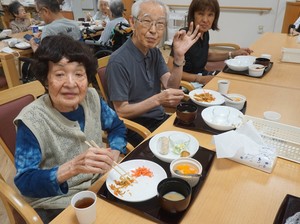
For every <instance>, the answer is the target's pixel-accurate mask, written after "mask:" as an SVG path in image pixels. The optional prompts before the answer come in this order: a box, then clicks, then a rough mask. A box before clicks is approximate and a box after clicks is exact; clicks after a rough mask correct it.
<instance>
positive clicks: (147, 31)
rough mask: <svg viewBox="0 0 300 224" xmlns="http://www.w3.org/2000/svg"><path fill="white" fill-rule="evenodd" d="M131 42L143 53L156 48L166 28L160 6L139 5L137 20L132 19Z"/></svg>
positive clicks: (162, 10) (164, 15)
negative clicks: (132, 31) (132, 32)
mask: <svg viewBox="0 0 300 224" xmlns="http://www.w3.org/2000/svg"><path fill="white" fill-rule="evenodd" d="M131 23H132V25H133V27H134V34H133V41H134V42H135V44H137V47H138V48H139V49H140V50H142V51H144V50H147V49H150V48H154V47H156V46H157V45H158V44H159V42H160V40H161V38H162V37H163V34H164V31H165V28H166V14H165V11H164V9H163V7H162V6H160V5H158V4H153V3H151V2H149V3H144V4H142V5H141V10H140V13H139V15H138V17H137V18H132V20H131Z"/></svg>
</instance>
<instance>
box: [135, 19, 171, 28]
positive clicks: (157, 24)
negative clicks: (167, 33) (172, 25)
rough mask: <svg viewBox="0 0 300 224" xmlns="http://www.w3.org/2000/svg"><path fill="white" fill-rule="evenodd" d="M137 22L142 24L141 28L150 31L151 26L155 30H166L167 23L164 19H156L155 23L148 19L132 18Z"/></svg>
mask: <svg viewBox="0 0 300 224" xmlns="http://www.w3.org/2000/svg"><path fill="white" fill-rule="evenodd" d="M134 18H135V19H136V20H137V21H138V22H140V23H141V24H142V26H143V27H145V28H147V29H150V28H151V27H152V26H153V25H155V27H156V29H157V30H164V29H165V28H166V25H167V22H166V20H165V19H158V20H156V21H153V20H151V19H150V18H142V19H138V18H137V17H134Z"/></svg>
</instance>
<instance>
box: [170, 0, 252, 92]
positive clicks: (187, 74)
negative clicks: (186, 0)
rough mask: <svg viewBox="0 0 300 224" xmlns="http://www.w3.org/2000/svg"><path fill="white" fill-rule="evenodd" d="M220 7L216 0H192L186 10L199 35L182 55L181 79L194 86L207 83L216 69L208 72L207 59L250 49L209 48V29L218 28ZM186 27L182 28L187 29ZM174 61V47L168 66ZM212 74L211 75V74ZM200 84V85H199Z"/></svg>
mask: <svg viewBox="0 0 300 224" xmlns="http://www.w3.org/2000/svg"><path fill="white" fill-rule="evenodd" d="M219 15H220V7H219V3H218V1H217V0H193V1H192V2H191V4H190V6H189V10H188V18H187V21H188V24H190V23H191V22H193V23H194V26H197V25H198V26H199V33H201V37H200V38H199V39H198V41H197V42H196V43H195V44H194V45H193V46H192V47H191V48H190V49H189V50H188V51H187V52H186V54H185V55H184V58H185V59H184V60H185V65H184V66H183V74H182V80H185V81H188V82H192V84H193V85H194V86H195V88H199V87H201V86H202V85H205V84H206V83H208V82H209V81H210V80H211V79H212V78H213V77H214V76H213V75H216V73H217V72H218V71H214V72H208V71H206V70H205V65H206V63H207V62H208V61H224V60H226V59H229V58H234V57H235V56H238V55H249V54H251V52H252V50H250V49H249V48H241V49H239V50H236V51H232V52H229V53H228V52H216V51H210V50H209V30H210V29H212V30H219V28H218V20H219ZM187 29H188V27H185V28H183V30H187ZM173 62H174V47H173V46H172V50H171V53H170V57H169V60H168V67H169V68H170V69H171V68H172V67H173ZM212 74H213V75H212ZM199 84H200V85H199Z"/></svg>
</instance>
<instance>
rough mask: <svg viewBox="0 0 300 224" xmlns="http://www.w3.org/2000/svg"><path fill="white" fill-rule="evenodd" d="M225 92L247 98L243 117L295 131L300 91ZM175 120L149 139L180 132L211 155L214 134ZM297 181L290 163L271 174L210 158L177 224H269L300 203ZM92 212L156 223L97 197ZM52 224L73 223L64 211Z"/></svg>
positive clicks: (264, 87) (239, 88)
mask: <svg viewBox="0 0 300 224" xmlns="http://www.w3.org/2000/svg"><path fill="white" fill-rule="evenodd" d="M263 52H264V51H263ZM221 79H223V77H222V76H220V77H219V75H217V76H216V77H215V78H214V79H212V80H211V81H210V82H209V83H208V84H207V85H206V86H205V89H210V90H215V91H216V90H217V85H218V84H217V83H218V80H221ZM229 92H232V93H239V94H242V95H244V96H246V98H247V104H246V108H245V111H244V112H245V114H246V115H247V116H250V117H256V118H261V119H262V121H263V112H264V111H267V110H274V111H278V112H280V114H281V115H282V117H281V119H280V120H279V122H275V123H276V124H279V125H280V124H282V125H285V126H287V127H293V128H295V129H299V126H300V117H299V116H298V114H299V108H300V94H299V93H300V90H299V89H296V88H287V87H284V86H279V85H272V84H270V85H268V84H266V83H263V82H262V83H258V82H248V81H247V80H243V79H230V87H229ZM175 120H176V113H174V114H173V115H171V116H170V118H169V119H168V120H166V121H165V122H164V123H163V124H162V125H161V126H160V127H159V128H157V129H156V130H155V131H154V132H153V133H152V134H151V135H150V136H149V138H148V139H151V138H152V137H153V136H155V135H157V134H159V133H162V132H166V131H181V132H185V133H188V134H190V135H192V136H194V137H195V138H196V139H197V140H198V142H199V145H200V146H201V147H203V148H206V149H208V150H210V151H213V152H215V151H216V149H215V145H214V142H213V136H214V135H213V134H211V133H208V132H205V131H201V130H195V129H192V128H184V127H180V126H177V125H174V124H175ZM298 144H300V143H299V142H298ZM299 147H300V146H299ZM133 152H134V151H133ZM133 152H131V153H133ZM129 155H130V154H129ZM129 155H128V156H129ZM125 158H126V157H125ZM106 177H107V175H104V176H102V177H101V178H100V179H99V180H98V181H96V182H95V183H94V184H93V185H92V186H91V188H90V190H92V191H94V192H98V191H99V189H101V187H102V185H104V184H105V181H106ZM299 178H300V164H299V163H297V162H293V161H291V160H287V159H283V158H277V161H276V164H275V166H274V168H273V170H272V172H271V173H267V172H263V171H261V170H258V169H255V168H252V167H249V166H246V165H243V164H241V163H238V162H235V161H232V160H230V159H226V158H222V159H221V158H217V157H216V156H215V157H214V159H213V162H212V165H211V167H210V170H209V172H208V174H207V176H206V179H205V181H204V183H203V186H202V187H201V189H200V191H199V192H198V194H197V195H196V196H195V199H194V201H193V203H192V204H191V205H190V206H189V208H188V210H187V211H186V213H185V215H184V217H183V219H182V220H181V222H180V223H189V224H190V223H191V224H192V223H195V224H196V223H197V224H198V223H204V224H207V223H214V224H224V223H238V224H240V223H243V224H248V223H249V224H252V223H256V224H260V223H261V224H265V223H273V221H274V219H275V217H276V214H277V212H278V210H279V208H280V206H281V204H282V202H283V200H284V198H285V196H286V195H287V194H291V195H295V196H298V197H300V181H299ZM141 190H143V189H141ZM96 207H97V208H96V209H97V219H96V221H95V223H156V222H157V220H153V219H151V218H149V217H148V216H144V215H141V214H140V213H137V214H136V212H134V211H132V210H131V209H126V208H124V207H122V206H118V203H111V202H110V201H108V200H104V199H103V198H101V197H98V199H97V203H96ZM51 223H52V224H56V223H66V224H68V223H78V222H77V219H76V215H75V211H74V209H73V208H72V207H71V206H68V207H67V208H66V209H65V210H64V211H63V212H62V213H61V214H59V215H58V216H57V217H56V218H55V219H54V220H53V221H52V222H51Z"/></svg>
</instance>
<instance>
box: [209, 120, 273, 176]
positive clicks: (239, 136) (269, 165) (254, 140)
mask: <svg viewBox="0 0 300 224" xmlns="http://www.w3.org/2000/svg"><path fill="white" fill-rule="evenodd" d="M213 140H214V143H215V145H216V152H217V158H227V159H230V160H233V161H236V162H239V163H242V164H244V165H247V166H250V167H253V168H256V169H259V170H262V171H264V172H267V173H271V172H272V170H273V168H274V166H275V164H276V161H277V150H276V147H273V146H270V145H268V144H266V143H265V142H264V140H263V138H262V137H261V135H260V134H259V132H258V131H257V130H256V128H255V126H254V125H253V121H252V120H249V121H247V122H244V123H243V124H242V125H241V126H240V127H238V128H237V129H236V130H235V131H228V132H225V133H222V134H219V135H214V136H213Z"/></svg>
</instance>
